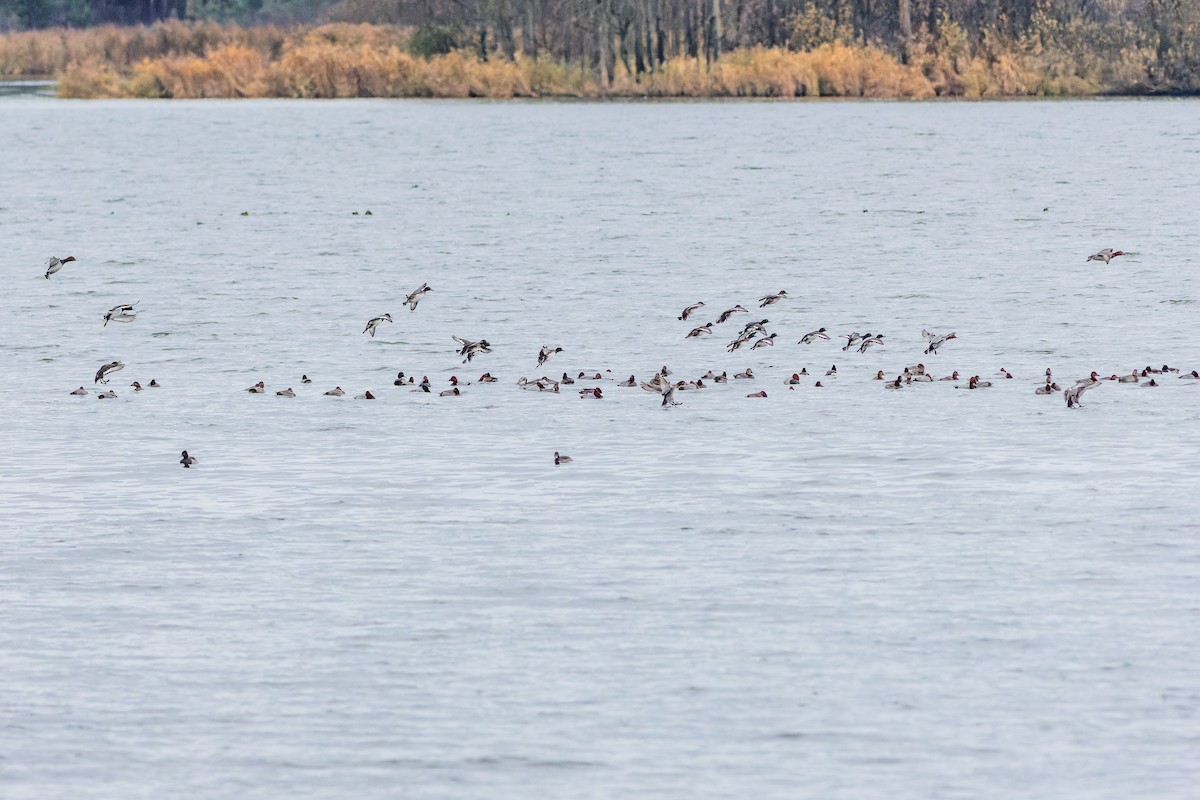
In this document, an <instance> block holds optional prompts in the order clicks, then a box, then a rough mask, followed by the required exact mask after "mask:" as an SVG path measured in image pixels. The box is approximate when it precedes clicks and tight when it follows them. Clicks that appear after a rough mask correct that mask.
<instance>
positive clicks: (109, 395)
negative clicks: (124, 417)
mask: <svg viewBox="0 0 1200 800" xmlns="http://www.w3.org/2000/svg"><path fill="white" fill-rule="evenodd" d="M116 396H117V393H116V392H114V391H113V390H112V389H109V390H108V391H107V392H101V393H100V394H98V395H96V398H97V399H99V400H113V399H115V398H116Z"/></svg>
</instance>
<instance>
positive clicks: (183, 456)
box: [179, 450, 196, 469]
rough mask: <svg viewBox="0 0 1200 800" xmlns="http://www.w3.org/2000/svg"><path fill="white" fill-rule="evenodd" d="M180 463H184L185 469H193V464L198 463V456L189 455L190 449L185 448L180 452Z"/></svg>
mask: <svg viewBox="0 0 1200 800" xmlns="http://www.w3.org/2000/svg"><path fill="white" fill-rule="evenodd" d="M179 463H180V464H183V468H184V469H191V466H192V464H195V463H196V457H195V456H189V455H188V451H187V450H184V451H183V452H182V453H180V454H179Z"/></svg>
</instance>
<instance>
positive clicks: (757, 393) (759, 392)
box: [746, 389, 767, 397]
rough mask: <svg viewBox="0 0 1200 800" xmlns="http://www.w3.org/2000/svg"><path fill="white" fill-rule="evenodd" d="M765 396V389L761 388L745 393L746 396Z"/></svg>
mask: <svg viewBox="0 0 1200 800" xmlns="http://www.w3.org/2000/svg"><path fill="white" fill-rule="evenodd" d="M766 396H767V393H766V391H765V390H762V389H760V390H758V391H757V392H751V393H750V394H748V395H746V397H766Z"/></svg>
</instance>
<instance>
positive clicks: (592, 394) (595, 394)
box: [579, 386, 604, 400]
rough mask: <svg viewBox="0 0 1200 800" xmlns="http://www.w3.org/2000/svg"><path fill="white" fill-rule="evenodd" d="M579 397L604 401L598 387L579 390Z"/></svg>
mask: <svg viewBox="0 0 1200 800" xmlns="http://www.w3.org/2000/svg"><path fill="white" fill-rule="evenodd" d="M579 396H580V397H581V398H583V397H587V398H593V399H596V400H603V399H604V395H603V394H601V393H600V387H599V386H597V387H596V388H595V389H580V390H579Z"/></svg>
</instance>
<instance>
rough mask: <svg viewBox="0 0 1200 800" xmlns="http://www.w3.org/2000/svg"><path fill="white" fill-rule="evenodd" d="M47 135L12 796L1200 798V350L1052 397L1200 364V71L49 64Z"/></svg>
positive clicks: (23, 403)
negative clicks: (1004, 87) (698, 332)
mask: <svg viewBox="0 0 1200 800" xmlns="http://www.w3.org/2000/svg"><path fill="white" fill-rule="evenodd" d="M0 152H3V153H4V162H5V163H4V167H3V170H2V174H3V176H4V180H3V182H2V186H3V192H2V193H0V241H3V245H4V248H3V253H2V255H0V267H2V269H3V277H4V280H5V291H6V296H5V298H4V304H3V305H4V308H3V310H2V311H0V364H2V365H3V367H4V370H5V373H6V380H4V381H3V382H2V383H0V419H2V420H3V421H4V427H5V429H6V430H5V432H4V436H3V437H2V440H3V444H2V446H0V529H2V531H3V533H2V539H0V545H2V546H3V552H4V556H3V560H2V563H3V569H0V608H2V609H3V611H2V613H0V676H3V688H4V692H3V694H2V695H0V795H2V796H3V797H5V798H50V797H55V798H58V797H62V798H120V799H121V800H125V799H127V798H139V797H146V798H164V797H187V798H230V797H238V798H278V797H292V798H299V797H320V798H350V797H358V798H384V797H389V798H390V797H406V798H499V797H506V798H549V797H553V798H630V797H678V798H733V797H738V798H797V797H805V798H822V799H823V800H824V799H828V798H863V797H889V798H913V799H914V800H917V799H920V800H927V799H928V798H978V797H989V798H1031V797H1041V798H1049V797H1070V798H1129V797H1135V796H1136V797H1155V798H1187V797H1195V796H1196V795H1195V792H1196V786H1197V785H1198V784H1200V767H1198V766H1197V765H1198V764H1200V720H1198V718H1197V717H1198V713H1197V712H1198V710H1200V688H1198V684H1197V679H1196V677H1197V672H1196V664H1197V660H1198V658H1200V645H1198V635H1200V599H1198V598H1200V580H1198V578H1200V541H1198V537H1197V534H1198V533H1200V523H1198V521H1197V520H1198V519H1200V517H1198V516H1197V514H1198V513H1200V512H1198V511H1197V503H1196V492H1197V487H1198V486H1200V458H1198V457H1197V446H1198V445H1200V424H1198V423H1200V411H1198V409H1200V386H1195V385H1191V384H1189V383H1188V382H1187V381H1182V380H1179V379H1178V378H1177V377H1176V376H1175V375H1170V376H1167V377H1165V378H1164V379H1163V380H1162V381H1161V382H1162V384H1163V386H1161V387H1159V388H1143V387H1142V386H1140V385H1137V386H1134V385H1118V384H1116V383H1107V382H1106V383H1105V384H1104V385H1103V386H1101V387H1100V388H1098V389H1096V390H1094V391H1092V392H1090V393H1088V394H1087V395H1085V398H1084V408H1082V409H1080V410H1077V411H1076V410H1073V411H1068V410H1067V409H1066V407H1065V405H1064V403H1063V402H1062V398H1061V397H1058V396H1053V397H1037V396H1035V395H1034V393H1033V389H1034V388H1035V386H1036V385H1037V378H1038V376H1039V375H1040V374H1042V373H1043V372H1044V370H1045V369H1046V368H1047V367H1049V368H1052V369H1053V371H1054V374H1055V376H1056V377H1058V378H1059V379H1060V382H1063V383H1066V384H1069V383H1073V382H1074V379H1076V378H1078V377H1082V376H1083V375H1086V374H1087V373H1088V372H1090V371H1091V370H1093V369H1094V370H1097V371H1099V372H1100V373H1102V374H1103V375H1109V374H1113V373H1119V374H1125V373H1128V372H1129V371H1130V370H1132V369H1133V368H1134V367H1138V368H1140V367H1144V366H1146V365H1155V366H1161V365H1162V364H1163V363H1167V364H1170V365H1173V366H1180V367H1182V368H1184V370H1185V371H1187V370H1191V369H1198V368H1200V345H1197V342H1196V331H1197V327H1198V323H1200V317H1198V306H1197V304H1196V300H1197V289H1198V279H1197V277H1196V269H1197V266H1198V262H1200V259H1198V258H1197V256H1196V248H1197V242H1198V240H1197V224H1196V210H1197V208H1198V207H1200V105H1197V103H1195V102H1170V101H1167V102H1116V101H1114V102H1086V103H997V104H975V103H948V104H918V103H909V104H894V103H861V104H860V103H794V104H740V103H738V104H734V103H728V104H704V103H681V104H666V103H664V104H618V103H606V104H595V105H587V104H554V103H542V104H532V103H530V104H526V103H503V104H491V103H482V102H480V103H467V102H463V103H456V102H438V103H423V102H337V103H323V102H315V101H314V102H307V103H288V102H236V103H225V102H216V101H211V102H203V103H196V104H189V103H183V102H179V103H174V102H173V103H167V102H161V103H145V104H143V103H137V102H123V103H108V102H89V103H72V102H66V101H52V100H44V99H30V98H23V99H15V98H10V99H5V100H3V101H0ZM367 210H370V211H371V214H370V215H369V216H368V215H366V214H365V212H366V211H367ZM356 211H357V212H359V213H358V215H355V214H354V212H356ZM1110 246H1111V247H1114V248H1120V249H1124V250H1127V251H1132V252H1133V253H1134V254H1133V255H1131V256H1128V257H1125V258H1121V259H1117V260H1115V261H1113V263H1112V264H1111V265H1108V266H1105V265H1103V264H1097V263H1095V262H1092V263H1086V262H1085V260H1084V259H1085V257H1086V256H1087V255H1088V254H1089V253H1092V252H1095V251H1096V250H1099V249H1100V248H1102V247H1110ZM51 254H55V255H59V256H65V255H68V254H69V255H74V256H76V257H77V258H78V259H79V261H78V263H73V264H69V265H67V267H66V268H65V269H64V270H63V271H61V272H60V273H58V274H57V275H55V276H53V277H52V278H51V279H50V280H44V279H43V278H42V273H43V270H44V267H43V266H42V262H43V261H44V260H45V258H46V257H47V256H49V255H51ZM422 281H428V282H429V283H430V284H431V285H432V286H433V288H434V291H433V292H431V293H430V294H429V296H428V297H427V298H426V299H425V300H424V301H422V303H421V305H420V307H419V308H418V309H417V311H415V312H410V311H408V310H407V309H406V308H405V307H404V306H403V305H402V303H401V301H402V299H403V297H404V295H405V294H406V293H407V292H408V291H411V290H412V289H413V288H415V287H416V286H417V285H419V284H420V283H421V282H422ZM779 289H786V290H787V291H788V293H789V295H790V299H789V300H786V301H784V302H782V303H779V304H777V305H774V306H771V307H770V308H767V309H765V310H763V311H762V312H759V310H758V309H757V308H756V307H755V306H754V305H753V301H754V300H755V299H756V298H758V297H760V296H762V295H765V294H767V293H768V292H774V291H777V290H779ZM698 300H703V301H705V303H706V304H707V305H706V306H705V307H704V308H703V309H701V313H700V314H698V320H699V322H701V323H702V322H706V321H709V320H712V319H714V318H715V316H716V314H717V313H718V312H719V311H721V310H723V309H725V308H728V307H730V306H732V305H734V304H735V303H741V304H743V305H746V306H747V307H749V308H751V309H752V311H753V313H751V314H745V315H737V316H735V317H734V319H733V320H732V321H730V322H727V323H725V324H724V325H721V326H716V327H717V329H718V330H719V331H720V332H719V333H718V335H716V336H714V337H712V338H711V339H704V340H698V341H697V340H686V341H685V340H684V338H683V334H684V333H686V332H687V330H688V329H689V328H690V327H691V323H690V322H680V321H679V320H677V319H676V317H677V316H678V315H679V313H680V310H681V309H682V308H683V307H684V306H685V305H687V304H689V303H692V302H695V301H698ZM122 302H128V303H133V302H138V303H139V305H138V309H139V311H140V315H139V317H138V319H137V321H136V322H134V323H132V324H128V325H117V324H110V325H108V326H107V327H102V317H103V314H104V312H105V311H106V310H107V309H108V308H110V307H111V306H114V305H116V304H118V303H122ZM385 311H386V312H390V313H391V314H392V316H393V317H394V318H395V323H394V324H392V325H388V324H386V323H385V324H384V325H383V326H382V327H381V328H380V332H379V335H378V336H377V337H376V338H374V339H372V338H369V337H367V336H364V335H363V333H362V329H363V325H364V324H365V322H366V320H367V319H369V318H370V317H372V316H375V315H377V314H381V313H383V312H385ZM761 317H766V318H769V319H770V323H769V326H768V327H769V328H770V329H771V330H773V331H776V332H778V334H779V339H778V344H777V345H776V346H775V347H773V348H764V349H760V350H756V351H753V352H748V351H747V350H742V351H739V352H738V353H735V354H732V355H730V354H726V353H725V351H724V347H723V345H724V343H725V342H726V341H728V340H729V339H730V338H732V335H733V333H734V332H735V331H734V328H735V326H736V328H738V329H740V327H741V326H742V325H743V324H744V323H745V321H746V320H748V319H751V318H761ZM822 326H824V327H826V328H828V329H829V331H830V332H831V333H833V334H835V335H836V334H843V333H848V332H849V331H851V330H857V331H860V332H866V331H871V332H883V333H884V334H885V340H886V342H887V344H886V346H885V347H883V348H879V349H876V350H872V351H869V352H868V353H866V354H864V355H859V354H858V353H857V352H854V353H845V352H842V350H841V347H840V346H839V345H838V344H837V343H836V342H823V343H817V344H813V345H810V346H802V345H799V344H797V340H798V339H799V338H800V336H801V335H802V334H803V333H805V332H807V331H809V330H812V329H814V328H818V327H822ZM922 328H929V329H931V330H934V331H941V332H946V331H951V330H953V331H956V332H957V333H958V337H959V338H958V339H956V340H953V341H951V342H950V343H948V344H947V345H946V346H945V347H944V348H943V349H942V351H941V353H940V354H939V355H936V356H924V355H922V347H923V344H924V343H923V341H922V339H921V336H920V333H921V330H922ZM452 334H458V335H461V336H465V337H468V338H472V339H475V338H481V337H482V338H487V339H488V340H489V341H490V342H491V344H492V346H493V349H494V352H493V353H491V354H488V355H483V356H481V357H480V358H478V359H477V360H476V361H474V362H473V363H472V364H470V365H469V368H468V367H464V366H462V365H460V364H459V358H458V357H457V356H456V355H455V352H454V343H453V342H452V341H451V338H450V337H451V335H452ZM543 344H549V345H552V346H561V347H562V348H563V352H562V353H560V354H558V355H557V356H555V358H554V359H553V360H552V361H550V362H549V364H548V365H547V367H546V369H544V370H541V371H538V370H536V369H535V366H534V365H535V360H536V355H537V351H538V349H539V347H541V346H542V345H543ZM115 359H119V360H121V361H123V362H124V363H125V364H126V365H127V366H126V368H125V369H124V371H123V372H120V373H118V374H117V375H116V376H115V377H114V378H113V380H112V383H111V387H112V388H115V390H116V392H117V394H118V395H119V396H118V398H117V399H116V400H106V401H102V402H98V401H97V400H96V398H95V395H94V393H93V394H92V395H91V396H88V397H83V398H77V397H71V396H69V395H68V392H69V391H70V390H72V389H74V388H75V387H77V386H79V385H80V384H83V385H86V386H88V387H89V388H91V387H92V379H93V378H92V376H93V374H94V373H95V371H96V369H97V367H98V366H99V365H100V364H102V363H104V362H108V361H112V360H115ZM918 361H923V362H924V363H925V364H927V365H929V367H930V369H931V371H933V372H935V373H936V374H937V375H939V376H940V375H944V374H946V373H949V372H950V371H951V370H958V371H960V372H961V373H962V374H963V375H972V374H980V375H982V376H984V378H985V379H992V380H994V381H995V382H996V385H995V386H993V387H991V388H989V389H986V390H983V391H976V392H969V391H960V390H957V389H955V388H954V384H953V383H952V382H938V383H934V384H926V385H915V386H911V387H908V388H906V389H903V390H901V391H897V392H889V391H884V390H883V388H882V384H881V383H880V382H874V381H872V380H871V377H872V376H873V375H874V374H875V372H876V371H877V370H880V369H882V370H884V371H885V372H887V373H888V374H889V376H891V375H895V374H896V373H898V372H899V371H900V370H902V369H903V367H904V366H906V365H912V364H916V363H917V362H918ZM663 364H667V365H669V366H670V367H671V368H672V369H673V370H675V371H676V372H677V374H678V376H679V377H683V378H685V379H693V378H695V377H698V376H699V375H701V374H702V373H703V372H705V371H706V370H708V369H713V370H715V371H716V372H718V373H719V372H721V371H724V370H728V371H729V373H730V374H731V375H732V374H733V373H734V372H737V371H741V370H743V369H745V368H747V367H752V368H753V369H754V372H755V373H756V374H757V375H758V376H759V377H758V379H757V380H754V381H736V382H735V381H731V382H730V384H729V385H725V386H714V387H712V388H709V389H706V390H703V391H697V392H684V393H682V394H681V395H680V397H679V399H681V400H682V401H683V404H682V405H680V406H678V407H675V408H672V409H669V410H665V411H664V410H661V409H660V408H659V405H658V400H657V398H656V397H655V396H653V395H650V394H647V393H646V392H643V391H641V390H640V389H626V388H621V387H618V386H617V385H616V381H617V380H619V379H623V378H625V377H627V376H628V375H629V374H630V373H635V374H636V375H637V376H638V378H639V379H642V380H645V379H648V378H649V377H650V376H651V375H652V374H653V372H654V370H655V369H656V368H658V367H660V366H661V365H663ZM833 364H836V365H837V368H838V375H837V377H836V378H825V377H824V373H825V371H826V370H828V369H829V367H830V366H831V365H833ZM801 367H807V369H808V371H809V372H810V373H812V374H813V376H814V377H812V378H810V379H809V380H806V381H804V382H803V383H802V384H801V385H799V386H797V387H795V389H794V390H790V389H789V388H788V387H786V386H784V384H783V381H784V378H785V377H786V376H787V375H790V374H791V373H792V372H794V371H797V370H799V369H800V368H801ZM1001 367H1005V368H1007V369H1008V370H1010V371H1011V372H1012V373H1013V374H1014V375H1015V376H1016V377H1015V378H1014V379H1012V380H1003V379H999V378H995V377H993V376H994V374H995V373H996V372H997V371H998V370H1000V368H1001ZM610 369H611V370H612V372H611V373H608V372H607V370H610ZM398 370H404V371H405V372H406V373H409V374H412V375H416V376H417V377H418V379H419V378H420V376H422V375H428V376H429V378H430V379H431V381H433V383H434V386H435V388H437V389H441V388H445V386H446V385H447V381H448V379H449V377H450V376H451V375H458V376H460V377H463V378H467V379H470V380H472V381H473V380H474V379H476V378H477V377H478V376H479V374H480V373H482V372H484V371H485V370H486V371H490V372H492V373H493V374H494V375H496V376H498V377H499V379H500V380H499V382H498V383H495V384H490V385H479V384H473V385H470V386H467V387H465V389H464V391H463V396H461V397H458V398H439V397H437V396H436V394H434V395H425V394H413V393H411V392H409V391H408V390H407V389H399V388H395V387H393V386H392V379H393V378H394V376H395V373H396V372H397V371H398ZM563 370H566V371H568V372H571V373H572V374H575V373H577V372H578V371H580V370H588V371H601V372H603V373H604V376H605V380H604V382H603V383H602V384H600V385H601V386H602V387H603V393H604V395H605V397H604V399H603V400H600V401H595V400H581V399H579V398H578V397H577V396H576V395H575V393H574V390H576V389H578V388H580V385H576V386H574V387H567V388H568V389H569V391H567V392H565V393H563V394H560V395H557V396H556V395H553V394H538V393H535V392H523V391H520V390H518V389H517V388H516V387H515V385H514V384H515V382H516V380H517V378H518V377H521V376H528V377H530V378H532V377H535V376H536V375H538V374H541V373H544V372H548V373H549V374H551V375H558V374H561V373H562V371H563ZM302 373H307V374H308V375H309V376H311V377H312V378H313V383H312V384H311V385H301V383H300V375H301V374H302ZM817 377H820V379H821V380H822V381H823V382H824V383H825V386H824V387H822V388H817V387H815V386H814V385H813V382H814V381H815V380H816V379H817ZM151 378H154V379H157V380H158V381H159V382H160V383H161V384H162V385H163V386H162V388H160V389H155V390H151V391H146V392H143V393H141V394H136V393H134V392H133V391H132V390H131V389H130V388H129V383H130V382H131V381H133V380H139V381H141V382H142V383H147V382H148V381H149V380H150V379H151ZM259 380H262V381H264V382H265V383H266V385H267V389H268V393H267V394H266V395H264V396H255V395H250V394H247V393H246V392H245V391H244V389H245V388H246V387H248V386H250V385H251V384H253V383H255V382H256V381H259ZM334 385H341V386H342V387H344V388H345V389H346V391H347V392H348V394H347V396H346V397H344V398H330V397H325V396H323V394H322V393H323V392H324V391H325V390H327V389H329V388H332V387H333V386H334ZM586 385H588V386H591V385H593V384H592V383H588V384H586ZM289 386H290V387H293V388H294V389H295V390H296V393H297V396H296V397H295V398H294V399H285V398H280V397H276V396H274V391H275V390H278V389H283V388H286V387H289ZM366 389H371V390H373V391H374V392H375V393H376V394H378V399H377V400H376V401H374V402H373V403H372V402H366V401H356V400H354V399H352V397H353V395H356V394H359V393H361V392H363V391H364V390H366ZM759 389H765V390H766V391H767V394H768V397H767V398H765V399H748V398H747V397H746V395H747V394H748V393H750V392H753V391H757V390H759ZM185 448H186V449H188V450H189V451H190V452H191V453H193V454H194V455H196V456H197V457H198V458H199V464H198V466H197V468H195V469H191V470H184V469H182V468H180V467H179V465H178V464H177V460H178V458H179V456H178V453H179V451H180V450H182V449H185ZM556 450H558V451H561V452H563V453H566V454H570V455H571V456H572V457H573V458H574V460H575V461H574V463H573V464H571V465H569V466H563V467H558V468H556V467H555V466H554V464H553V459H552V456H553V453H554V451H556Z"/></svg>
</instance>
